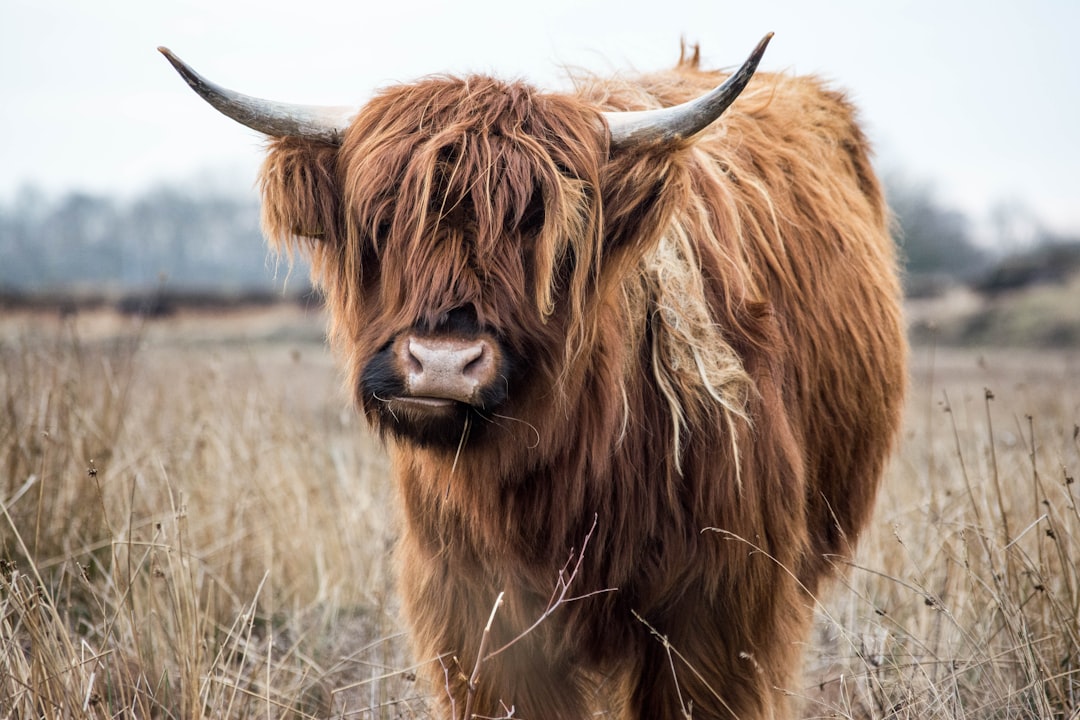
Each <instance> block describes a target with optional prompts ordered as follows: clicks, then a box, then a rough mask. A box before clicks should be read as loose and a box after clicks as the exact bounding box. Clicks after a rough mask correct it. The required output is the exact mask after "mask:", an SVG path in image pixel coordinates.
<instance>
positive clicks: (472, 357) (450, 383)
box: [398, 335, 497, 402]
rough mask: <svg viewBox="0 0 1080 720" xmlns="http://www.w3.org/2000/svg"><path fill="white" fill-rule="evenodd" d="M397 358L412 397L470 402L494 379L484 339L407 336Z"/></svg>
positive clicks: (492, 360) (491, 355) (491, 358)
mask: <svg viewBox="0 0 1080 720" xmlns="http://www.w3.org/2000/svg"><path fill="white" fill-rule="evenodd" d="M398 357H399V359H400V362H401V364H402V366H403V369H404V371H405V384H406V386H407V387H408V389H409V394H410V395H412V396H413V397H427V398H441V399H447V400H457V401H460V402H473V401H474V400H475V399H476V397H477V395H478V394H479V392H480V391H481V390H482V389H483V388H484V386H485V385H487V384H488V383H490V382H492V381H493V380H494V379H495V373H496V364H497V363H496V358H495V351H494V350H493V348H492V346H491V343H490V342H488V341H487V340H482V339H480V340H477V339H469V340H463V339H459V338H444V337H437V338H432V337H423V338H421V337H417V336H415V335H410V336H407V337H405V338H403V342H401V343H400V345H399V349H398Z"/></svg>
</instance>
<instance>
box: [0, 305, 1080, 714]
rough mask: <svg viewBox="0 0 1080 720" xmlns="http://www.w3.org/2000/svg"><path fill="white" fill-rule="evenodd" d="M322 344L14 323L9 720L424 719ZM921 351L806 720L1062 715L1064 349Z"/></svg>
mask: <svg viewBox="0 0 1080 720" xmlns="http://www.w3.org/2000/svg"><path fill="white" fill-rule="evenodd" d="M321 327H322V318H321V317H320V316H319V315H318V313H310V314H305V313H303V312H302V311H300V310H299V309H295V308H290V309H277V310H273V311H268V312H262V313H259V314H251V315H231V316H228V317H213V316H209V315H203V316H184V315H181V316H178V317H174V318H169V319H165V320H160V321H155V322H153V323H148V324H141V323H140V322H138V321H135V320H131V319H118V318H114V317H110V316H105V315H80V316H76V317H75V318H69V319H67V320H64V321H59V320H57V319H55V318H51V317H42V316H21V317H20V316H8V317H5V318H3V319H0V503H2V512H3V517H2V518H0V542H2V549H0V562H2V568H0V718H184V719H186V718H200V717H205V718H277V717H290V718H292V717H295V718H309V717H318V718H325V717H333V718H414V717H415V718H426V717H428V716H429V712H428V709H427V708H428V703H427V701H426V697H427V696H428V695H429V694H430V693H432V692H437V691H438V689H437V688H427V687H422V686H420V685H419V684H418V683H417V682H415V681H414V676H413V672H412V671H413V667H414V666H413V663H415V662H423V661H431V659H430V658H418V659H415V660H414V659H411V658H410V657H409V656H408V651H407V642H406V640H405V638H404V636H403V628H402V625H401V623H400V621H399V619H398V613H397V610H396V607H395V596H394V590H393V581H392V577H391V570H390V554H391V548H392V546H393V541H394V534H395V532H396V530H395V529H396V528H397V527H398V522H397V520H396V517H395V515H396V509H395V508H396V499H395V493H394V488H393V487H392V485H391V483H390V482H389V481H388V479H387V467H386V460H385V457H384V454H383V452H382V450H381V449H380V447H379V444H378V443H377V442H376V441H373V440H372V439H371V438H370V437H368V436H367V435H366V433H365V430H364V428H363V425H362V423H361V422H360V421H359V419H358V418H357V417H355V416H354V415H353V413H352V411H351V409H350V407H349V406H348V403H347V401H346V399H345V394H344V392H343V391H342V390H341V389H340V387H339V376H338V374H337V371H336V370H335V365H334V361H333V359H332V358H331V357H330V355H329V353H328V352H327V350H326V349H325V348H324V347H323V345H322V341H321ZM913 361H914V362H913V367H912V391H911V395H910V404H909V410H908V414H907V419H906V423H905V431H904V436H903V439H902V443H901V447H900V450H899V452H898V454H897V456H896V458H895V461H894V462H893V464H892V466H891V469H890V471H889V475H888V478H887V482H886V485H885V488H884V490H883V492H882V494H881V498H880V502H879V507H878V510H877V515H876V521H875V524H874V527H873V529H872V530H871V531H870V532H869V533H868V534H866V535H865V536H864V538H863V541H862V543H861V545H860V550H859V554H858V556H857V557H856V558H855V559H854V560H853V561H852V562H850V563H844V567H843V568H842V573H841V575H840V578H839V579H838V581H837V582H835V583H834V584H833V586H832V588H831V589H830V592H829V594H828V595H826V596H825V597H823V598H820V599H819V601H818V617H819V622H818V624H817V628H816V631H815V634H814V637H813V638H812V640H811V642H810V643H809V644H808V646H807V647H806V649H805V656H806V671H805V676H804V678H803V680H802V682H801V684H800V685H799V686H798V687H792V688H788V689H787V690H788V691H789V692H791V693H792V694H793V695H795V696H797V697H798V698H800V700H799V705H800V707H801V711H802V714H803V715H805V716H807V717H830V718H831V717H838V718H918V719H919V720H930V719H931V718H1028V717H1030V718H1070V719H1071V720H1075V719H1076V718H1077V717H1078V712H1080V711H1078V710H1077V708H1080V511H1078V510H1077V497H1078V495H1080V485H1078V484H1077V483H1076V482H1074V478H1076V477H1078V476H1080V351H1076V350H1074V351H1071V352H1066V351H1046V352H1037V353H1036V352H1018V351H1015V350H984V351H974V350H964V351H955V350H945V349H940V348H939V349H933V348H929V347H921V348H916V350H915V351H914V355H913ZM554 580H555V578H553V583H554ZM493 600H494V598H493ZM481 630H482V629H481V628H477V632H480V631H481Z"/></svg>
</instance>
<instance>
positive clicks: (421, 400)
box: [390, 395, 458, 410]
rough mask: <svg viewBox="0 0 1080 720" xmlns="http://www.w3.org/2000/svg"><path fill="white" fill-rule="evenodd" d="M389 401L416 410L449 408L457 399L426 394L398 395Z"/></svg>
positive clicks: (456, 402) (455, 403)
mask: <svg viewBox="0 0 1080 720" xmlns="http://www.w3.org/2000/svg"><path fill="white" fill-rule="evenodd" d="M390 403H391V404H396V405H402V406H404V407H408V408H416V409H418V410H424V409H430V410H439V409H442V408H451V407H453V406H454V405H457V404H458V401H457V400H453V399H451V398H444V397H430V396H426V395H399V396H398V397H395V398H391V399H390Z"/></svg>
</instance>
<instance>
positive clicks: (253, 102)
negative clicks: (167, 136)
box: [158, 47, 358, 145]
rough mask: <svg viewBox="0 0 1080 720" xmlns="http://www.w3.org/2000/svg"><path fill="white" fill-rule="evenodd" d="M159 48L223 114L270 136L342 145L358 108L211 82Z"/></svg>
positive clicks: (188, 80) (195, 88)
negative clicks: (281, 98)
mask: <svg viewBox="0 0 1080 720" xmlns="http://www.w3.org/2000/svg"><path fill="white" fill-rule="evenodd" d="M158 51H159V52H160V53H161V54H162V55H164V56H165V57H166V59H167V60H168V61H169V62H170V63H172V66H173V67H174V68H176V71H177V72H178V73H180V76H181V77H182V78H184V80H185V81H187V84H188V85H190V86H191V89H192V90H194V91H195V92H197V93H198V94H199V96H200V97H202V99H203V100H205V101H206V102H208V103H210V104H211V105H213V106H214V107H215V108H216V109H217V110H218V111H219V112H221V113H222V114H223V115H227V116H228V117H230V118H232V119H233V120H235V121H236V122H238V123H240V124H242V125H247V126H248V127H249V128H251V129H252V130H258V131H259V132H261V133H265V134H266V135H272V136H274V137H285V136H295V137H305V138H311V139H312V140H321V141H322V142H325V143H330V144H332V145H340V144H341V140H342V137H343V136H344V134H345V129H346V128H348V127H349V123H350V122H351V121H352V118H353V116H354V115H356V113H357V110H358V108H350V107H335V106H325V105H295V104H292V103H282V102H274V101H273V100H263V99H262V98H257V97H252V96H250V95H244V94H243V93H238V92H235V91H233V90H229V89H228V88H223V87H221V86H220V85H218V84H217V83H213V82H210V81H209V80H207V79H206V78H204V77H203V76H202V75H200V74H199V73H197V72H195V71H194V70H192V69H191V67H190V66H189V65H188V64H187V63H185V62H184V61H183V60H181V59H180V58H178V57H176V55H174V54H173V53H172V52H171V51H170V50H169V49H168V48H165V47H159V48H158Z"/></svg>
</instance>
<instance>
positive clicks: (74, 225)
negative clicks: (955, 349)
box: [0, 175, 1080, 306]
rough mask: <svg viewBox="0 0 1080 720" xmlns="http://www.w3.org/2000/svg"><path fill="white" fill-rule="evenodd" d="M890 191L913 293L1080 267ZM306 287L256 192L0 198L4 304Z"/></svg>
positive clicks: (1076, 251)
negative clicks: (269, 234)
mask: <svg viewBox="0 0 1080 720" xmlns="http://www.w3.org/2000/svg"><path fill="white" fill-rule="evenodd" d="M886 187H887V194H888V196H889V202H890V205H891V206H892V208H893V211H894V213H895V214H896V219H897V222H896V224H895V237H896V241H897V244H898V246H899V248H900V253H901V256H902V257H903V259H904V262H905V265H906V273H905V278H906V284H907V291H908V293H909V294H911V295H923V296H925V295H928V294H934V293H936V292H939V291H940V290H941V289H942V288H945V287H949V286H952V285H956V284H966V285H970V286H972V287H974V288H975V289H977V290H979V291H980V292H983V293H986V294H994V293H999V292H1005V291H1009V290H1012V289H1016V288H1019V287H1024V286H1026V285H1029V284H1034V283H1039V282H1046V281H1061V280H1062V279H1064V278H1066V277H1068V276H1069V275H1071V274H1072V273H1073V272H1075V271H1080V238H1077V237H1062V236H1058V235H1054V234H1053V233H1050V232H1048V231H1046V230H1044V229H1043V228H1042V226H1041V224H1040V223H1039V222H1038V220H1037V219H1035V218H1032V217H1031V216H1030V213H1027V214H1025V213H1024V212H1022V211H1018V210H1017V208H1016V207H1015V206H1008V205H1003V206H1002V209H1001V210H1000V211H999V212H998V213H997V215H996V216H995V218H994V223H993V225H994V226H995V227H996V228H997V230H996V233H997V236H996V237H991V238H978V241H977V239H976V238H975V237H974V236H973V231H972V227H973V224H972V222H971V220H970V219H969V218H968V217H967V216H966V215H965V214H964V213H962V212H960V211H958V210H956V209H954V208H951V207H949V206H948V205H947V204H945V203H943V202H941V201H940V199H939V197H938V196H937V194H936V193H935V192H934V191H933V188H932V186H931V185H929V184H927V183H918V182H911V181H908V180H907V179H905V178H903V177H902V176H900V175H892V176H887V177H886ZM1018 225H1022V226H1023V232H1018V231H1017V230H1016V227H1017V226H1018ZM1018 234H1019V235H1024V237H1022V238H1020V239H1019V240H1018V238H1017V235H1018ZM286 278H287V282H286ZM309 290H310V286H309V284H308V279H307V269H306V267H302V266H298V267H295V268H293V269H292V272H291V273H290V271H289V268H288V267H287V265H286V264H285V263H282V264H281V265H280V266H279V265H278V264H277V263H276V262H275V260H274V258H273V257H272V256H271V255H270V254H269V253H268V251H267V249H266V244H265V242H264V240H263V238H262V234H261V232H260V230H259V207H258V198H257V197H255V195H254V194H253V193H250V194H246V195H240V194H236V195H227V194H222V193H221V192H220V191H216V192H211V191H205V192H203V191H200V190H199V189H198V188H187V189H185V188H181V187H170V186H163V187H158V188H156V189H152V190H150V191H148V192H146V193H145V194H143V195H140V196H138V197H136V198H133V199H130V200H119V199H116V198H110V197H106V196H99V195H90V194H86V193H69V194H67V195H64V196H61V197H49V196H47V195H45V194H44V193H42V192H40V191H37V190H34V189H33V188H24V189H23V190H21V191H19V192H17V193H16V194H15V195H14V196H13V197H12V198H11V199H10V200H8V201H4V200H2V199H0V305H7V306H10V305H11V304H12V303H16V302H23V303H25V302H39V301H45V300H46V299H48V298H52V299H53V300H56V299H58V298H69V299H71V300H72V301H79V302H80V304H85V303H87V302H94V298H97V299H98V300H97V301H99V302H105V301H108V302H113V303H119V304H121V305H123V304H124V303H125V302H128V304H129V305H130V304H132V303H133V304H134V305H136V306H147V304H148V303H149V304H150V305H153V303H156V302H159V301H160V300H161V298H164V297H170V298H172V301H171V302H172V303H173V305H176V304H177V303H180V304H184V303H187V302H189V301H190V302H196V303H201V302H206V301H207V298H209V297H217V298H223V299H225V300H226V301H228V300H229V299H230V298H232V299H234V300H238V299H240V298H243V297H247V298H249V299H250V298H256V297H269V298H274V297H281V296H283V295H287V296H292V297H298V296H303V295H305V294H306V293H307V292H308V291H309ZM131 298H134V299H132V300H130V301H129V300H128V299H131Z"/></svg>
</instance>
